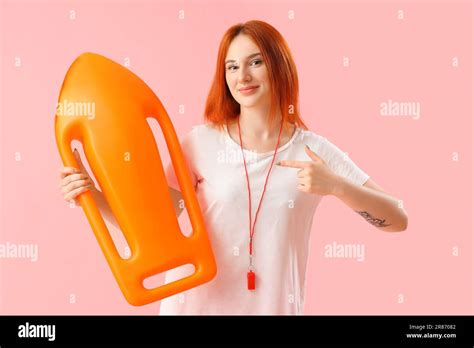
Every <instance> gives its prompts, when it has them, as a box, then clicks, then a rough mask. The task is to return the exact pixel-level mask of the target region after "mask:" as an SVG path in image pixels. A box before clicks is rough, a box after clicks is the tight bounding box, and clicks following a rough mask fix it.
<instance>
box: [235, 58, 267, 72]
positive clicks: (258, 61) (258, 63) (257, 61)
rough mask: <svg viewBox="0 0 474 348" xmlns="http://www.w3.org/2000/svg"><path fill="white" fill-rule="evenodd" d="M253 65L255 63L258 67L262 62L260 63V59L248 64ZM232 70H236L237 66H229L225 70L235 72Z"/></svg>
mask: <svg viewBox="0 0 474 348" xmlns="http://www.w3.org/2000/svg"><path fill="white" fill-rule="evenodd" d="M253 63H257V64H256V65H260V64H261V63H262V61H261V60H260V59H256V60H254V61H252V62H251V63H250V64H253ZM233 68H238V66H236V65H229V66H228V67H227V70H235V69H233Z"/></svg>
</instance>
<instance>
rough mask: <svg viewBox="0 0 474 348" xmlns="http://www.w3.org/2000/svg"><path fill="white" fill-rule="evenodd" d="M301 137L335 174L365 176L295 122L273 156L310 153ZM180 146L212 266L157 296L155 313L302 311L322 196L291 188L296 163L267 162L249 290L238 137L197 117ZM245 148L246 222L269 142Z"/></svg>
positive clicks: (173, 276) (361, 179)
mask: <svg viewBox="0 0 474 348" xmlns="http://www.w3.org/2000/svg"><path fill="white" fill-rule="evenodd" d="M305 144H308V146H309V147H310V149H311V150H313V151H314V152H315V153H316V154H317V155H318V156H320V157H321V158H322V159H323V160H324V161H325V162H326V163H327V165H328V166H329V167H330V168H331V169H332V170H333V171H334V172H335V173H336V174H338V175H341V176H343V177H345V178H347V179H348V180H350V181H351V182H353V183H355V184H357V185H363V184H364V183H365V182H366V181H367V179H368V178H369V175H367V174H366V173H365V172H364V171H362V170H361V169H360V168H359V167H357V165H356V164H354V162H353V161H352V160H351V159H350V158H349V157H347V156H345V154H344V152H343V151H341V150H340V149H339V148H338V147H336V146H335V145H334V144H332V143H331V142H329V141H328V140H327V139H326V138H324V137H322V136H320V135H317V134H315V133H313V132H311V131H306V130H304V129H302V128H297V129H296V130H295V132H294V134H293V136H292V138H291V140H290V141H288V142H287V143H286V144H283V145H282V146H280V148H279V149H278V151H277V155H276V158H275V163H276V162H278V161H281V160H300V161H311V159H310V158H309V157H308V155H307V154H306V152H305V150H304V146H305ZM181 146H182V149H183V152H184V155H185V157H186V160H187V161H188V166H189V169H190V171H191V177H192V180H193V184H194V186H195V187H196V195H197V198H198V201H199V204H200V207H201V211H202V214H203V218H204V221H205V224H206V228H207V233H208V236H209V239H210V241H211V245H212V249H213V252H214V255H215V258H216V263H217V274H216V277H215V278H214V279H213V280H211V281H210V282H208V283H205V284H203V285H200V286H198V287H195V288H192V289H189V290H187V291H185V292H183V293H181V294H176V295H174V296H171V297H168V298H165V299H163V300H162V301H161V307H160V314H166V315H168V314H211V315H213V314H227V315H229V314H237V315H254V314H264V315H270V314H278V315H284V314H303V305H304V299H305V286H306V268H307V267H306V266H307V261H308V251H309V245H310V232H311V225H312V223H313V216H314V213H315V210H316V207H317V206H318V204H319V202H320V201H321V198H322V196H318V195H315V194H310V193H305V192H301V191H299V190H298V188H297V185H298V179H297V172H298V170H299V169H298V168H289V167H280V166H276V165H275V164H274V166H273V169H272V172H271V174H270V177H269V179H268V183H267V188H266V191H265V196H264V197H263V201H262V204H261V207H260V211H259V214H258V219H257V223H256V225H255V233H254V237H253V267H254V272H255V275H256V289H255V290H252V291H250V290H248V289H247V271H248V266H249V250H248V249H249V248H248V243H249V216H248V215H249V214H248V190H247V182H246V177H245V169H244V166H243V162H242V152H241V149H240V145H239V144H238V143H237V142H235V141H234V140H233V139H232V138H231V137H230V135H229V134H228V131H227V129H225V131H219V130H218V129H216V128H214V127H211V126H210V125H208V124H202V125H198V126H195V127H193V129H192V130H191V131H190V132H189V133H188V134H186V136H185V137H184V139H183V141H182V142H181ZM244 153H245V157H246V161H247V170H248V175H249V180H250V189H251V194H252V224H253V222H254V220H255V212H256V210H257V207H258V203H259V201H260V197H261V194H262V191H263V186H264V183H265V178H266V175H267V173H268V169H269V166H270V163H271V161H272V156H273V153H274V150H272V151H269V152H265V153H258V154H257V153H256V152H254V151H249V150H245V149H244ZM166 175H167V179H168V183H169V186H170V187H172V188H174V189H176V190H180V187H179V183H178V182H177V178H176V176H175V173H174V169H173V166H172V164H171V163H169V164H168V166H167V168H166ZM196 183H197V186H196ZM185 213H186V212H183V214H185ZM190 273H191V272H190V270H189V269H186V267H181V268H180V269H173V270H170V271H168V272H167V273H166V282H167V283H169V282H171V281H174V280H177V279H180V278H183V277H184V276H187V275H188V274H190Z"/></svg>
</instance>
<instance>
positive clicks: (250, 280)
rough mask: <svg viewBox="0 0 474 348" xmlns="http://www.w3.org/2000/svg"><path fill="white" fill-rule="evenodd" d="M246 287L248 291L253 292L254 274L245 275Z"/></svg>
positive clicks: (251, 272) (250, 272)
mask: <svg viewBox="0 0 474 348" xmlns="http://www.w3.org/2000/svg"><path fill="white" fill-rule="evenodd" d="M247 287H248V289H249V290H255V273H254V272H253V271H249V272H248V273H247Z"/></svg>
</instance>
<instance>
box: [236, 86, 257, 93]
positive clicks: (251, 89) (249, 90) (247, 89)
mask: <svg viewBox="0 0 474 348" xmlns="http://www.w3.org/2000/svg"><path fill="white" fill-rule="evenodd" d="M258 87H259V86H249V87H244V88H243V89H239V92H240V93H242V94H244V95H249V94H252V93H254V92H255V91H256V90H257V88H258Z"/></svg>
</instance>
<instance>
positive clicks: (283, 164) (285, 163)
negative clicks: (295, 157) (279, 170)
mask: <svg viewBox="0 0 474 348" xmlns="http://www.w3.org/2000/svg"><path fill="white" fill-rule="evenodd" d="M277 165H279V166H281V167H291V168H306V167H308V165H309V163H308V162H307V161H280V162H278V163H277Z"/></svg>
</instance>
